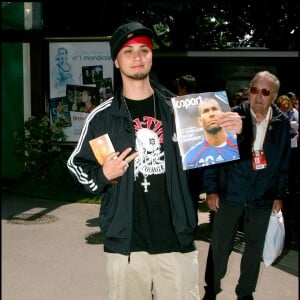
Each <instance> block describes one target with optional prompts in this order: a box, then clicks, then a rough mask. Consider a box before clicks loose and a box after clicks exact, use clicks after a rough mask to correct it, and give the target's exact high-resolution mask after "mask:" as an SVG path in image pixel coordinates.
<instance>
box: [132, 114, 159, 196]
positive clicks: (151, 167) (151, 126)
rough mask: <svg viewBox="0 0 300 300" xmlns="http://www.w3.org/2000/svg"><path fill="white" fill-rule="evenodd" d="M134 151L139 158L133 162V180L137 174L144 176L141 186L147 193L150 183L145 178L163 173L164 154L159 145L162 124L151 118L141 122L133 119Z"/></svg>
mask: <svg viewBox="0 0 300 300" xmlns="http://www.w3.org/2000/svg"><path fill="white" fill-rule="evenodd" d="M134 128H135V130H136V151H137V152H138V153H139V156H138V157H137V158H136V159H135V161H134V179H135V180H136V178H137V177H138V175H139V173H141V174H142V175H143V176H144V181H143V182H142V186H143V187H144V192H145V193H146V192H148V187H149V186H150V182H149V181H147V177H148V176H149V175H153V174H163V173H165V159H164V152H163V151H162V150H161V146H160V143H162V142H163V129H162V123H161V122H160V121H158V120H156V119H155V118H153V117H148V116H145V117H144V118H143V120H140V119H138V118H137V119H135V120H134Z"/></svg>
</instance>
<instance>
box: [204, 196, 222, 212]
mask: <svg viewBox="0 0 300 300" xmlns="http://www.w3.org/2000/svg"><path fill="white" fill-rule="evenodd" d="M206 204H207V207H208V208H209V209H210V210H212V211H217V210H218V208H219V204H220V200H219V195H218V194H209V195H207V196H206Z"/></svg>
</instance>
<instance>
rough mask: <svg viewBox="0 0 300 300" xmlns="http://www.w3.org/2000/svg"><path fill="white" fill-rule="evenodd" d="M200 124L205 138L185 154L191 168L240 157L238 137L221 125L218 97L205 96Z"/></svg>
mask: <svg viewBox="0 0 300 300" xmlns="http://www.w3.org/2000/svg"><path fill="white" fill-rule="evenodd" d="M198 113H199V118H198V120H199V124H200V126H201V127H202V128H203V131H204V140H203V141H201V142H200V143H198V144H196V145H195V146H193V147H192V148H191V149H190V150H189V151H188V152H187V153H186V154H185V156H184V158H183V162H184V165H185V166H188V167H189V168H198V167H205V166H209V165H213V164H218V163H223V162H227V161H230V160H236V159H239V157H240V156H239V149H238V146H237V138H236V136H233V135H232V134H230V133H229V132H226V130H225V129H224V128H222V127H221V126H220V125H219V117H220V116H221V115H222V114H223V112H222V110H221V107H220V105H219V103H218V102H217V100H216V99H214V98H204V99H202V100H201V103H200V104H199V107H198Z"/></svg>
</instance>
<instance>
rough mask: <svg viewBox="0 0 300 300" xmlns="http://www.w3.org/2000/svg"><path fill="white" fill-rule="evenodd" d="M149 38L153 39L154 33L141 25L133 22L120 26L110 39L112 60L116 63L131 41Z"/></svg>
mask: <svg viewBox="0 0 300 300" xmlns="http://www.w3.org/2000/svg"><path fill="white" fill-rule="evenodd" d="M138 36H147V37H149V38H150V39H152V38H153V32H152V30H151V29H150V28H147V27H145V26H144V25H143V24H141V23H137V22H133V23H128V24H124V25H122V26H120V27H119V28H118V29H117V30H116V31H115V32H114V34H113V35H112V37H111V39H110V51H111V58H112V60H113V61H114V60H115V58H116V57H117V55H118V53H119V51H120V49H121V48H122V46H123V45H124V44H125V43H126V42H128V41H129V40H131V39H133V38H135V37H138Z"/></svg>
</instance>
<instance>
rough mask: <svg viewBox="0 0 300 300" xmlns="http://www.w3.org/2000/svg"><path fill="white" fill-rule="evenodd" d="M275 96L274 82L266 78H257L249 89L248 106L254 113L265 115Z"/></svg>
mask: <svg viewBox="0 0 300 300" xmlns="http://www.w3.org/2000/svg"><path fill="white" fill-rule="evenodd" d="M276 97H277V93H276V92H275V86H274V83H273V82H272V81H270V80H269V79H267V78H258V79H257V80H256V81H254V82H253V83H252V86H251V87H250V89H249V102H250V107H251V108H252V110H253V111H254V113H255V114H260V115H266V113H267V111H268V109H269V107H270V106H271V104H272V103H273V101H274V100H275V99H276Z"/></svg>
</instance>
